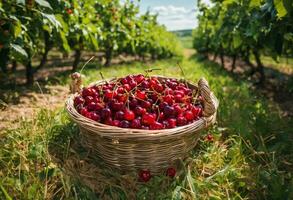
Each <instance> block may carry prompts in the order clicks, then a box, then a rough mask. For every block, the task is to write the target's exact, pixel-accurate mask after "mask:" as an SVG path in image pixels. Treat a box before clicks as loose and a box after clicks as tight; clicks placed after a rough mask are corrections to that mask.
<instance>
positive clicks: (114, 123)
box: [112, 119, 120, 126]
mask: <svg viewBox="0 0 293 200" xmlns="http://www.w3.org/2000/svg"><path fill="white" fill-rule="evenodd" d="M119 123H120V121H119V120H117V119H114V120H113V121H112V126H119Z"/></svg>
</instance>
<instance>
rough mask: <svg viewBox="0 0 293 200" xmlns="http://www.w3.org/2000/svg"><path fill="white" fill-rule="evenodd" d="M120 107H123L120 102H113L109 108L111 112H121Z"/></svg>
mask: <svg viewBox="0 0 293 200" xmlns="http://www.w3.org/2000/svg"><path fill="white" fill-rule="evenodd" d="M122 107H123V103H122V102H115V103H113V104H112V105H111V108H112V109H113V110H116V111H117V110H121V109H122Z"/></svg>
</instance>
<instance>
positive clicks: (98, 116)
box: [89, 112, 101, 121]
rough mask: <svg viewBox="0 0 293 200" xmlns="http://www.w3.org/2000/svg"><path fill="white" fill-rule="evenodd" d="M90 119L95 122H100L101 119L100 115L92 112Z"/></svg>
mask: <svg viewBox="0 0 293 200" xmlns="http://www.w3.org/2000/svg"><path fill="white" fill-rule="evenodd" d="M89 116H90V119H92V120H94V121H100V119H101V117H100V115H98V114H97V113H95V112H90V115H89Z"/></svg>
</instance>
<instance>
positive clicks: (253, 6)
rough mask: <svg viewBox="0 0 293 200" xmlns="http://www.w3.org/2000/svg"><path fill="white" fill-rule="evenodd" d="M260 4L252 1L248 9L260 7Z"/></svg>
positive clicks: (259, 1)
mask: <svg viewBox="0 0 293 200" xmlns="http://www.w3.org/2000/svg"><path fill="white" fill-rule="evenodd" d="M261 3H262V0H252V1H250V3H249V7H250V8H258V7H260V5H261Z"/></svg>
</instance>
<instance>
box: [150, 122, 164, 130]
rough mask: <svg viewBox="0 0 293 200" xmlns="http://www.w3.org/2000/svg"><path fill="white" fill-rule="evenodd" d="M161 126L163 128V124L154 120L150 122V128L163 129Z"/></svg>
mask: <svg viewBox="0 0 293 200" xmlns="http://www.w3.org/2000/svg"><path fill="white" fill-rule="evenodd" d="M163 128H164V126H163V124H162V123H160V122H154V123H152V124H150V129H151V130H159V129H163Z"/></svg>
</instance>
